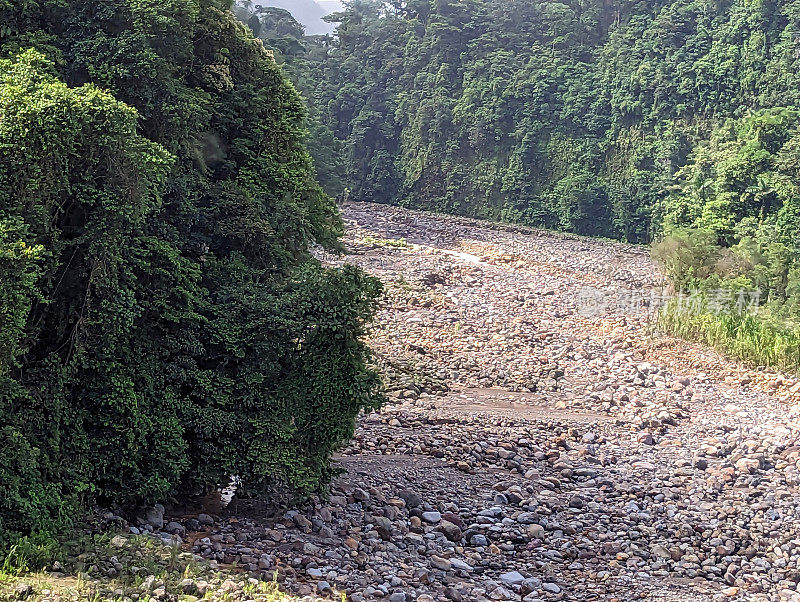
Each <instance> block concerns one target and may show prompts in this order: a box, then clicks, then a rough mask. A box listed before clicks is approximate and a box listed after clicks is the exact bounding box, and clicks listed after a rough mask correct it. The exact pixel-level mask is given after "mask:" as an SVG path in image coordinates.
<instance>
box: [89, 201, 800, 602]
mask: <svg viewBox="0 0 800 602" xmlns="http://www.w3.org/2000/svg"><path fill="white" fill-rule="evenodd" d="M344 213H345V217H346V218H347V221H348V232H347V237H346V243H347V246H348V248H349V249H350V251H351V253H350V254H349V255H347V256H346V257H343V258H333V257H329V258H326V260H327V261H330V262H332V263H339V262H343V261H347V262H352V263H355V264H357V265H360V266H361V267H363V268H364V269H365V270H367V271H368V272H370V273H372V274H375V275H377V276H379V277H380V278H381V279H382V280H384V282H385V283H386V297H385V300H384V303H383V304H382V308H381V310H380V313H379V315H378V319H377V320H376V323H375V327H374V330H373V332H372V333H371V344H372V346H373V348H374V350H375V352H376V358H377V361H378V363H379V364H380V365H381V367H382V369H383V370H384V371H385V373H386V374H387V383H388V387H389V389H390V392H389V395H390V398H391V403H390V404H389V405H387V406H386V407H385V408H384V409H383V410H382V411H381V412H380V413H375V414H372V415H369V416H366V417H364V418H363V420H362V421H361V423H360V425H359V427H358V430H357V434H356V437H355V439H354V440H353V442H352V443H351V445H350V446H349V447H348V448H347V449H346V450H344V451H343V453H342V454H341V456H340V457H339V458H337V461H338V463H339V464H340V466H341V467H342V468H343V469H345V470H346V472H345V474H343V475H342V477H340V478H339V479H338V480H337V481H336V483H335V484H334V487H333V491H332V495H331V497H330V499H329V500H327V501H324V502H322V501H321V502H318V503H317V504H315V505H313V506H310V507H308V508H304V509H298V510H294V511H289V512H282V513H279V514H278V515H273V514H271V513H270V512H269V511H268V510H267V509H265V508H256V507H246V506H243V505H242V504H237V503H234V504H232V505H231V506H230V507H229V508H227V509H225V510H219V511H218V512H216V513H214V512H209V513H208V514H203V515H201V516H194V517H191V518H188V519H185V518H184V519H178V520H176V521H173V522H170V521H169V519H166V521H165V522H161V521H162V517H161V516H160V515H159V513H158V512H155V515H154V516H150V517H149V519H148V520H145V521H143V522H144V523H149V526H146V527H145V529H146V530H151V531H155V532H163V533H167V532H172V533H174V534H177V535H179V536H180V537H181V538H182V541H183V545H184V552H185V553H189V552H191V553H193V554H194V555H195V558H198V559H199V558H202V559H204V560H205V561H207V562H210V563H211V566H212V567H214V566H217V565H218V566H220V567H222V566H224V567H235V569H236V570H237V571H239V572H240V573H241V574H242V576H243V578H246V577H254V578H259V579H267V580H271V579H274V580H277V581H278V582H279V583H280V584H281V587H282V588H283V589H284V590H286V591H290V592H293V593H295V594H299V595H306V594H321V595H325V596H334V597H335V598H337V599H338V596H340V593H341V592H343V593H345V594H346V595H347V597H348V599H349V600H353V601H360V600H376V599H384V600H389V601H391V602H411V601H417V602H430V601H432V600H435V601H439V600H442V601H444V600H453V601H462V600H463V601H465V602H466V601H473V600H475V601H479V600H525V601H527V602H533V601H550V600H602V601H605V600H619V601H627V600H641V599H645V600H681V601H683V600H728V599H746V600H800V591H798V581H799V580H800V530H798V526H800V507H798V504H797V502H798V499H800V487H799V486H798V485H799V484H800V420H798V414H797V408H798V407H800V406H798V395H800V384H798V381H797V380H796V379H795V378H790V377H788V376H785V375H780V374H771V373H767V372H764V371H752V370H749V369H748V368H746V367H744V366H742V365H740V364H738V363H736V362H734V361H731V360H728V359H726V358H724V357H721V356H719V355H718V354H716V353H714V352H712V351H709V350H708V349H705V348H702V347H700V346H697V345H694V344H690V343H686V342H684V341H677V340H673V339H669V338H665V337H663V336H660V335H659V334H658V333H657V332H656V331H655V329H654V328H653V319H652V318H653V313H654V308H655V306H656V305H657V304H658V299H659V298H660V296H661V288H662V282H661V279H660V276H659V274H658V270H657V269H656V267H655V266H654V265H653V264H652V262H651V261H650V259H649V256H648V253H647V251H646V250H644V249H639V248H635V247H630V246H626V245H621V244H615V243H609V242H606V241H594V240H587V239H582V238H578V237H571V236H564V235H557V234H552V233H544V232H539V231H532V230H526V229H520V228H512V227H504V226H497V225H490V224H486V223H483V222H476V221H472V220H464V219H458V218H452V217H442V216H434V215H428V214H421V213H415V212H409V211H405V210H401V209H397V208H391V207H386V206H377V205H363V204H360V205H348V206H346V207H345V208H344ZM164 537H165V538H168V536H167V535H164ZM98 570H99V571H100V572H102V571H103V570H105V569H103V568H102V567H100V568H99V569H98ZM151 585H152V584H151ZM195 585H196V584H195ZM139 587H140V591H141V592H144V593H139V592H138V591H137V592H134V593H132V594H129V592H125V595H126V597H129V598H130V599H132V600H133V599H140V600H141V599H144V597H146V596H152V590H153V589H154V588H151V590H150V591H147V592H145V590H146V588H145V589H142V588H141V586H139ZM181 587H184V588H185V589H186V591H185V592H184V595H183V597H184V598H185V597H186V595H187V594H193V595H195V596H196V595H197V592H196V591H194V590H193V589H192V588H193V587H194V585H193V584H191V583H183V585H182V586H181ZM235 594H236V595H235V596H234V597H238V598H239V599H248V595H247V592H245V591H244V590H243V589H242V588H241V587H240V588H239V589H238V590H236V592H235ZM171 596H172V594H171V593H170V592H169V591H163V592H158V595H155V596H153V597H155V598H159V597H160V598H170V597H171Z"/></svg>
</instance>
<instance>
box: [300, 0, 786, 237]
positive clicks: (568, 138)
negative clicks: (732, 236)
mask: <svg viewBox="0 0 800 602" xmlns="http://www.w3.org/2000/svg"><path fill="white" fill-rule="evenodd" d="M346 7H347V8H346V10H345V11H344V12H342V13H338V14H336V15H333V16H332V17H330V18H331V19H332V20H335V21H336V22H338V24H339V26H338V30H337V36H336V38H335V39H332V38H326V37H309V38H307V39H306V40H305V41H304V42H303V46H304V48H305V55H304V58H303V60H305V61H307V62H308V63H309V65H310V71H311V75H310V77H311V79H312V81H313V82H314V85H313V87H310V88H309V89H308V90H307V96H308V98H309V100H310V102H311V103H312V104H313V105H314V106H315V107H316V109H317V110H318V111H319V114H320V116H321V120H322V122H323V123H324V124H325V125H326V126H328V127H329V128H330V129H331V131H332V132H333V133H334V135H335V137H336V138H337V139H338V140H340V141H342V142H343V144H344V149H345V152H344V158H343V163H344V167H345V170H346V176H347V177H346V185H347V187H348V188H349V190H350V197H351V198H354V199H357V200H377V201H380V202H386V203H396V204H403V205H409V206H413V207H417V208H425V209H436V210H443V211H447V212H453V213H460V214H467V215H476V216H480V217H489V218H492V219H501V220H509V221H517V222H522V223H526V224H533V225H539V226H546V227H548V228H558V229H564V230H569V231H573V232H578V233H581V234H591V235H602V236H611V237H616V238H622V239H625V240H629V241H636V242H644V241H649V240H652V238H653V237H654V236H656V235H657V234H658V233H659V232H660V231H661V228H662V225H663V220H664V218H665V216H666V218H667V220H668V222H669V223H673V222H677V223H682V224H684V225H686V224H688V223H691V222H692V221H693V220H694V219H696V218H699V215H700V214H703V213H704V212H705V214H706V216H707V217H706V218H704V219H705V221H703V223H704V224H705V223H710V222H714V220H715V219H716V218H714V217H712V216H711V215H710V214H711V213H714V212H715V211H716V212H717V213H719V210H715V209H713V208H712V207H707V206H708V205H713V204H715V203H722V202H724V201H722V200H720V199H719V198H710V194H709V193H710V192H711V188H713V189H714V190H713V192H714V193H716V192H719V193H720V195H724V194H726V193H727V192H730V193H734V194H737V195H740V196H742V197H743V198H742V199H741V201H740V203H741V206H738V205H737V206H731V207H730V208H729V209H730V214H729V215H730V218H731V219H733V220H734V221H737V220H739V219H740V218H743V217H753V216H755V215H761V214H762V213H763V215H764V216H767V215H773V214H775V213H777V212H778V211H779V210H780V208H781V206H782V204H783V203H784V201H786V200H787V194H790V193H789V192H787V191H785V190H778V189H777V188H775V187H772V188H771V189H770V191H767V190H760V191H758V192H755V191H754V190H753V189H754V188H755V187H757V186H758V181H759V180H763V178H764V177H765V176H763V174H764V173H766V172H770V173H771V172H773V171H776V170H777V171H780V170H783V171H784V172H785V171H787V170H788V171H791V169H793V165H794V164H793V163H792V158H791V157H790V156H789V154H790V152H791V148H792V147H793V145H795V144H796V142H794V141H793V140H795V138H794V134H795V120H794V119H793V118H792V117H791V115H792V111H793V107H795V106H797V104H798V103H800V98H799V97H798V96H799V95H800V85H798V84H800V82H798V77H800V76H798V69H797V67H798V60H799V59H800V22H799V20H800V5H798V4H797V3H796V2H792V1H777V2H761V1H749V0H748V1H744V0H741V1H733V2H710V1H704V0H699V1H698V0H679V1H672V2H629V1H622V2H605V1H603V2H601V1H594V0H590V1H587V2H560V1H534V0H497V1H495V0H491V1H489V0H435V1H434V0H408V1H401V0H396V1H391V2H379V1H371V0H353V1H352V2H348V3H346ZM293 54H294V55H296V54H297V51H295V52H294V53H293ZM290 59H291V57H290ZM782 116H783V117H782ZM767 123H774V125H769V126H767V125H766V124H767ZM744 130H750V131H751V132H752V135H753V136H756V137H757V138H758V137H760V136H762V135H763V136H769V137H770V139H769V140H766V139H762V140H759V141H756V144H757V145H762V146H763V147H764V148H763V149H762V148H760V147H759V149H758V152H759V153H762V152H763V153H769V154H770V155H772V154H775V153H779V149H780V148H782V147H783V146H784V145H785V144H787V143H788V145H789V146H787V147H786V149H785V150H784V151H783V152H782V153H780V154H781V160H780V165H769V166H767V165H766V164H765V163H764V162H763V161H762V159H761V158H759V157H757V156H755V155H757V154H758V153H755V155H754V153H752V152H748V153H746V154H747V157H742V160H741V162H739V163H737V164H736V165H735V166H733V165H732V166H731V169H730V170H728V172H730V171H731V170H733V169H735V170H737V171H738V172H739V173H737V174H732V173H721V171H720V172H715V170H714V164H715V163H721V162H724V161H727V160H728V159H731V158H732V157H731V155H732V154H733V153H735V151H736V149H735V147H737V146H738V147H740V148H743V147H745V146H750V150H754V149H753V148H752V143H751V142H752V141H750V140H747V139H744V138H743V137H742V135H741V132H743V131H744ZM756 130H758V131H759V132H760V133H757V132H756ZM737 132H739V133H737ZM715 141H717V142H715ZM723 147H724V148H723ZM759 161H761V162H760V163H759ZM700 163H703V166H700V165H699V164H700ZM709 166H711V167H709ZM694 167H697V168H698V169H699V173H698V174H693V173H690V172H692V169H693V168H694ZM693 175H697V176H699V177H700V178H701V179H702V180H703V181H699V180H698V179H697V178H694V179H692V176H693ZM720 186H721V187H722V188H727V189H728V190H721V189H719V187H720ZM701 189H702V190H703V192H702V193H700V192H698V191H699V190H701ZM698 195H700V198H699V201H698V202H696V203H695V202H694V200H697V199H696V198H695V197H697V196H698ZM689 197H691V198H692V199H693V201H692V202H693V213H692V214H691V215H689V214H688V213H687V212H686V211H685V210H684V209H682V207H683V206H684V205H685V204H686V199H687V198H689ZM709 220H710V222H709ZM711 226H712V227H717V224H716V223H711Z"/></svg>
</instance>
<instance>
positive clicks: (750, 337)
mask: <svg viewBox="0 0 800 602" xmlns="http://www.w3.org/2000/svg"><path fill="white" fill-rule="evenodd" d="M659 326H660V327H661V328H662V329H663V330H664V331H665V332H667V333H669V334H672V335H674V336H677V337H680V338H683V339H688V340H695V341H700V342H702V343H705V344H706V345H709V346H711V347H714V348H715V349H717V350H719V351H721V352H723V353H725V354H727V355H730V356H732V357H736V358H739V359H741V360H744V361H745V362H747V363H749V364H752V365H754V366H764V367H768V368H772V369H775V370H781V371H785V372H794V373H800V329H798V328H796V327H792V326H790V325H788V324H785V323H781V322H780V321H779V320H777V319H776V318H772V317H771V316H770V315H769V314H768V313H765V314H737V313H724V314H713V313H704V312H694V311H691V310H690V309H687V308H685V307H680V306H679V304H677V303H675V302H670V303H668V304H667V305H665V306H664V308H662V310H661V312H660V314H659Z"/></svg>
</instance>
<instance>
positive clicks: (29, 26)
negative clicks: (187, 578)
mask: <svg viewBox="0 0 800 602" xmlns="http://www.w3.org/2000/svg"><path fill="white" fill-rule="evenodd" d="M230 8H231V6H230V3H229V2H226V0H159V1H157V2H154V1H152V0H104V1H103V2H100V3H97V2H88V1H72V2H63V1H60V0H25V1H24V2H21V1H18V0H5V1H0V545H3V544H8V543H9V542H10V541H13V539H14V538H15V537H17V536H18V535H20V534H34V535H35V534H37V533H46V532H49V531H52V530H53V529H55V528H57V527H58V526H59V525H63V524H64V523H66V522H68V521H69V520H70V519H71V518H72V517H73V516H74V515H75V511H76V508H78V507H80V506H81V505H87V504H93V503H96V502H99V503H103V504H109V505H113V506H116V507H122V508H125V507H128V508H132V507H135V506H137V505H140V504H146V503H153V502H155V501H159V500H165V499H167V498H168V497H169V496H170V495H173V494H176V493H197V492H203V491H206V490H208V489H209V488H218V487H220V486H224V485H226V484H227V483H228V482H229V480H230V477H231V475H236V476H237V477H238V478H239V479H241V487H240V491H242V492H245V493H247V492H250V493H253V492H258V491H263V490H265V489H266V488H267V487H272V486H274V485H281V486H286V485H288V486H291V487H292V488H294V489H296V490H299V491H311V490H315V489H318V488H319V487H321V486H322V485H324V484H325V483H326V482H327V480H328V479H329V477H330V476H331V467H330V464H329V459H330V456H331V453H332V451H333V449H334V448H335V447H336V446H337V445H338V444H339V443H340V442H341V441H343V440H345V439H347V438H348V437H349V436H351V434H352V430H353V428H354V420H355V417H356V415H357V414H358V412H359V411H360V410H361V409H363V408H367V407H373V406H375V405H376V404H378V403H379V401H380V395H379V393H378V382H379V381H378V377H377V375H376V373H374V372H373V371H372V370H371V369H369V368H368V367H367V361H368V350H367V348H366V347H365V346H364V344H363V343H362V342H361V335H362V330H363V325H364V323H365V321H367V320H368V319H369V318H370V316H371V313H372V311H373V306H374V302H375V300H376V298H377V295H378V293H379V290H380V283H379V282H377V281H375V280H373V279H371V278H368V277H366V276H365V275H364V274H362V273H361V272H359V271H358V270H356V269H354V268H345V269H341V270H333V269H326V268H323V267H322V266H321V265H320V264H319V262H318V261H317V260H315V259H314V258H313V256H312V254H311V249H312V247H314V246H315V245H322V246H323V247H327V248H328V249H331V250H336V249H337V248H338V247H339V243H338V236H339V234H340V233H341V228H342V226H341V222H340V219H339V216H338V211H337V208H336V205H335V203H334V202H333V201H332V200H331V198H330V197H328V196H327V195H325V194H324V193H323V191H322V189H321V188H320V186H319V185H318V184H317V182H316V176H315V171H314V167H313V163H312V160H311V157H310V155H309V153H308V151H307V148H306V147H305V138H306V135H307V130H306V109H305V107H304V103H303V101H302V98H301V97H300V95H299V94H298V92H297V91H296V89H295V88H294V87H293V86H292V84H290V83H289V81H288V80H287V79H286V77H285V75H284V73H283V72H282V70H281V68H280V67H279V66H278V65H277V64H276V63H275V60H274V58H273V56H272V54H271V53H270V52H269V51H268V50H267V49H265V48H264V46H263V44H262V43H261V42H260V41H258V40H256V39H254V37H253V35H252V33H251V32H250V30H249V29H247V28H246V27H245V26H244V25H242V24H241V23H240V22H239V21H237V19H236V18H235V17H234V15H233V13H232V12H231V10H230Z"/></svg>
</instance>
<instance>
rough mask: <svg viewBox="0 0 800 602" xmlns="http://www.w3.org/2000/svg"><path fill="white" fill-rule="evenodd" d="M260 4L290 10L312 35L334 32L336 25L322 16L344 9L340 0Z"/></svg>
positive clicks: (280, 0)
mask: <svg viewBox="0 0 800 602" xmlns="http://www.w3.org/2000/svg"><path fill="white" fill-rule="evenodd" d="M254 4H259V3H258V2H255V3H254ZM260 4H261V5H262V6H274V7H276V8H283V9H284V10H288V11H289V12H290V13H292V16H293V17H294V18H295V19H297V21H299V22H300V23H302V25H303V27H305V28H306V34H307V35H311V36H313V35H321V34H326V33H333V30H334V29H335V27H334V26H333V25H332V24H331V23H326V22H325V21H323V20H322V17H324V16H325V15H329V14H331V13H334V12H336V11H339V10H342V3H341V2H339V1H338V0H319V1H317V2H315V0H264V1H263V2H262V3H260Z"/></svg>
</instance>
